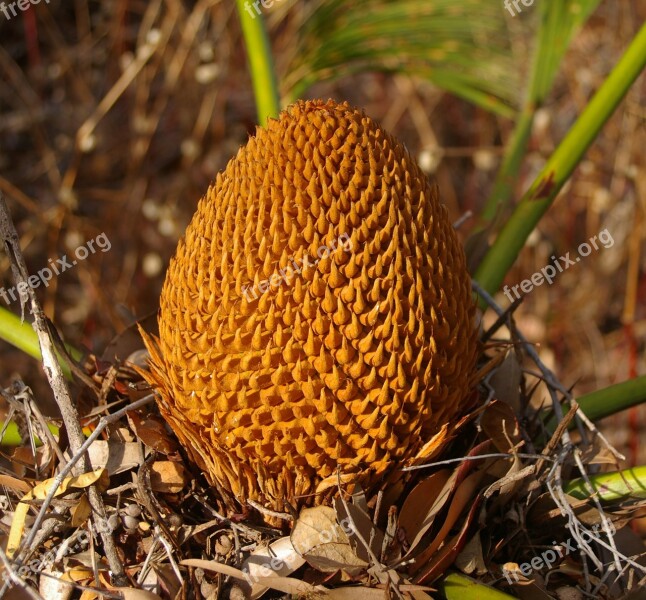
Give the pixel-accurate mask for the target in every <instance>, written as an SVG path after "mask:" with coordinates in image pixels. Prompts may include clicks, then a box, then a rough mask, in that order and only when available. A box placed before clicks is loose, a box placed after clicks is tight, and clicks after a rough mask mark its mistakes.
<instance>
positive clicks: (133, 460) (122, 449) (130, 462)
mask: <svg viewBox="0 0 646 600" xmlns="http://www.w3.org/2000/svg"><path fill="white" fill-rule="evenodd" d="M88 452H89V454H90V462H91V463H92V467H93V468H94V469H99V468H104V469H105V470H106V471H107V472H108V475H116V474H117V473H123V472H124V471H129V470H130V469H134V468H135V467H139V466H140V465H141V464H142V463H143V462H144V454H143V450H142V447H141V444H139V443H138V442H125V443H124V442H117V441H110V442H106V441H103V440H97V441H95V442H93V443H92V445H91V446H90V448H89V449H88Z"/></svg>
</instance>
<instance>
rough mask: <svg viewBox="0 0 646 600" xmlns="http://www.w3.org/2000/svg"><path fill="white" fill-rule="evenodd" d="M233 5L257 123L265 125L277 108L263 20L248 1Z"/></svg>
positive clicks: (267, 39)
mask: <svg viewBox="0 0 646 600" xmlns="http://www.w3.org/2000/svg"><path fill="white" fill-rule="evenodd" d="M236 6H237V8H238V16H239V17H240V24H241V26H242V35H243V36H244V41H245V45H246V47H247V58H248V60H249V69H250V71H251V81H252V84H253V93H254V96H255V98H256V112H257V115H258V123H259V124H260V125H265V124H266V123H267V119H268V118H269V117H274V118H275V117H277V116H278V113H279V112H280V97H279V94H278V84H277V80H276V73H275V70H274V61H273V57H272V54H271V46H270V44H269V37H268V36H267V29H266V28H265V20H264V18H263V16H262V14H257V13H256V11H255V10H254V8H253V6H252V5H251V4H250V3H249V2H248V1H245V0H236Z"/></svg>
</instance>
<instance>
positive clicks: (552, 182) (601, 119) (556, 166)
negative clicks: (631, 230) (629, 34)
mask: <svg viewBox="0 0 646 600" xmlns="http://www.w3.org/2000/svg"><path fill="white" fill-rule="evenodd" d="M644 65H646V24H645V25H643V26H642V28H641V30H640V31H639V33H638V34H637V35H636V36H635V38H634V39H633V41H632V42H631V44H630V46H629V47H628V49H627V50H626V52H625V54H624V55H623V56H622V57H621V59H620V60H619V62H618V63H617V65H616V66H615V68H614V69H613V71H612V73H610V75H609V76H608V78H607V79H606V80H605V81H604V83H603V85H602V86H601V88H599V91H598V92H597V93H596V94H595V96H594V97H593V98H592V100H591V101H590V102H589V103H588V105H587V106H586V108H585V110H584V111H583V113H582V114H581V116H580V117H579V119H578V120H577V121H576V123H575V124H574V126H573V127H572V129H570V131H569V132H568V133H567V135H566V136H565V138H564V139H563V141H562V142H561V144H560V145H559V147H558V148H557V149H556V151H555V152H554V153H553V154H552V156H551V157H550V158H549V159H548V161H547V163H546V164H545V166H544V167H543V169H542V171H541V172H540V174H539V175H538V177H537V178H536V180H535V181H534V183H532V185H531V186H530V188H529V189H528V190H527V192H526V193H525V195H524V196H523V198H522V199H521V201H520V203H519V204H518V206H517V207H516V209H515V210H514V213H513V214H512V216H511V217H510V219H509V220H508V221H507V223H506V224H505V226H504V227H503V229H502V230H501V232H500V234H499V235H498V237H497V238H496V241H495V243H494V244H493V246H492V247H491V249H490V250H489V252H488V253H487V254H486V255H485V257H484V259H483V261H482V263H480V266H479V267H478V269H477V270H476V273H475V279H476V280H477V281H478V282H479V284H480V285H481V286H482V287H483V288H484V289H485V290H486V291H488V292H489V293H490V294H494V293H495V292H496V291H497V290H498V288H499V287H500V284H501V283H502V281H503V279H504V278H505V275H506V274H507V271H509V269H510V267H511V266H512V265H513V263H514V262H515V260H516V258H517V257H518V254H519V253H520V251H521V249H522V247H523V246H524V245H525V242H526V240H527V238H528V237H529V235H530V233H531V232H532V231H533V229H534V227H536V225H537V223H538V221H539V220H540V219H541V217H542V216H543V214H544V213H545V212H546V211H547V209H548V208H549V207H550V206H551V204H552V201H553V200H554V198H555V197H556V195H557V194H558V193H559V191H560V190H561V188H562V187H563V185H564V184H565V182H566V181H567V180H568V178H569V177H570V175H571V174H572V172H573V171H574V169H575V167H576V166H577V165H578V164H579V162H580V160H581V158H582V157H583V155H584V154H585V152H586V151H587V149H588V148H589V147H590V144H592V142H593V141H594V139H595V137H596V136H597V134H598V133H599V130H600V129H601V128H602V127H603V125H604V123H605V122H606V121H607V120H608V119H609V118H610V116H611V115H612V113H613V112H614V110H615V108H616V107H617V105H618V104H619V102H620V101H621V100H622V98H623V97H624V96H625V95H626V93H627V92H628V90H629V89H630V86H631V85H632V83H633V82H634V81H635V79H636V78H637V76H638V75H639V74H640V73H641V71H642V70H643V68H644ZM481 306H482V307H483V308H485V306H486V304H485V303H484V302H481Z"/></svg>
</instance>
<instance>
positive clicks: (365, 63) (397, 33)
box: [283, 0, 519, 116]
mask: <svg viewBox="0 0 646 600" xmlns="http://www.w3.org/2000/svg"><path fill="white" fill-rule="evenodd" d="M293 48H294V49H293V54H292V57H291V59H290V60H289V62H288V66H287V70H286V74H285V76H284V78H283V89H284V93H285V95H286V96H287V101H292V100H294V99H295V98H299V97H302V96H303V95H304V94H305V92H306V90H307V88H309V87H310V86H311V85H312V84H314V83H316V82H319V81H322V80H326V79H327V80H330V79H337V78H340V77H347V76H349V75H352V74H354V73H357V72H363V71H382V72H396V73H399V72H405V73H407V74H409V75H416V76H419V77H423V78H425V79H428V80H429V81H431V82H433V83H435V84H436V85H438V86H439V87H441V88H443V89H445V90H447V91H450V92H452V93H454V94H456V95H458V96H460V97H462V98H465V99H466V100H469V101H471V102H474V103H475V104H477V105H479V106H482V107H483V108H485V109H487V110H490V111H493V112H496V113H498V114H501V115H505V116H512V115H513V114H514V109H513V107H514V105H515V104H517V100H518V97H519V81H518V75H517V69H516V68H515V67H514V63H513V61H512V56H511V48H510V44H509V35H508V31H507V27H506V23H505V19H504V18H502V15H501V6H500V4H499V2H498V1H497V0H496V1H495V2H494V1H492V0H487V1H486V2H482V1H481V0H465V1H464V2H460V3H456V2H453V1H450V0H435V1H434V2H431V3H423V2H420V1H419V0H401V1H393V0H377V1H375V0H371V1H370V2H368V1H367V0H359V1H357V2H352V3H351V2H349V1H347V0H330V1H327V2H318V3H317V4H316V5H315V8H314V9H313V10H312V12H311V13H309V15H308V16H306V17H304V19H303V22H302V23H301V25H300V27H299V37H298V39H297V41H296V44H295V45H294V47H293Z"/></svg>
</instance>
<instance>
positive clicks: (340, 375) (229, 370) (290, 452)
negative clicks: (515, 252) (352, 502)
mask: <svg viewBox="0 0 646 600" xmlns="http://www.w3.org/2000/svg"><path fill="white" fill-rule="evenodd" d="M326 254H327V255H326ZM297 269H298V270H297ZM298 271H300V272H298ZM160 303H161V308H160V314H159V327H160V339H159V341H158V346H157V344H154V343H152V340H147V346H148V349H149V351H150V352H151V357H152V359H151V373H150V375H149V376H148V378H149V381H150V382H151V383H153V384H154V385H155V386H156V387H157V388H158V389H159V392H160V395H161V399H160V402H159V404H160V410H161V412H162V414H163V415H164V417H165V418H166V419H167V420H168V422H169V423H170V425H171V427H172V428H173V430H174V431H175V433H176V434H177V436H178V438H179V439H180V441H182V442H183V444H184V445H185V446H186V447H187V449H188V451H189V452H190V454H191V456H192V457H193V459H194V460H195V461H196V462H197V463H198V464H199V465H200V466H201V467H202V468H203V469H204V470H205V472H206V474H207V476H208V477H209V479H210V481H211V482H212V483H213V484H217V485H219V486H221V488H223V489H224V490H226V491H228V492H231V493H232V494H233V495H235V496H236V497H237V499H238V500H239V501H240V502H244V501H245V500H246V499H252V500H256V501H260V502H261V503H263V504H265V505H266V506H268V507H270V508H275V509H278V510H283V508H284V504H283V500H284V499H285V500H287V501H289V502H291V503H292V504H297V503H298V500H297V499H296V498H295V497H296V496H301V495H304V494H312V493H313V492H315V490H316V489H317V486H319V485H320V484H321V482H322V481H323V480H324V479H325V478H330V477H333V478H334V479H335V480H336V473H337V468H339V470H340V472H341V474H343V475H349V474H357V475H361V479H362V481H363V483H364V487H366V486H367V487H370V486H371V485H374V484H376V483H378V481H379V479H380V478H381V477H383V475H384V474H385V473H386V472H387V471H388V469H389V468H391V467H393V466H395V465H400V466H401V465H402V463H403V462H404V461H405V460H406V459H407V458H410V457H412V456H414V454H415V453H416V452H417V451H418V450H419V449H420V447H421V446H422V445H423V444H424V442H425V441H427V440H428V439H429V438H430V437H431V436H432V435H433V434H434V433H436V432H437V431H438V430H439V428H440V427H441V426H442V425H443V424H445V423H447V422H450V421H451V420H452V419H455V417H456V416H457V415H458V414H460V413H461V412H463V410H464V403H465V401H466V398H467V395H468V390H469V387H470V385H471V383H472V379H473V372H474V367H475V361H476V353H477V341H476V328H475V326H474V312H475V310H474V304H473V301H472V297H471V289H470V281H469V277H468V274H467V271H466V266H465V257H464V253H463V251H462V248H461V246H460V244H459V241H458V239H457V236H456V235H455V232H454V231H453V228H452V226H451V223H450V222H449V219H448V215H447V211H446V209H445V207H444V206H443V205H441V204H440V201H439V199H438V193H437V188H436V187H435V186H431V185H430V184H429V182H428V180H427V178H426V177H425V175H424V173H423V172H422V171H421V170H420V168H419V167H418V166H417V165H416V164H415V162H414V161H413V160H412V159H411V157H410V155H409V154H408V152H407V151H406V150H405V148H404V147H403V146H402V144H400V143H399V142H397V141H396V140H395V139H394V138H392V137H391V136H390V135H389V134H387V133H386V132H384V131H383V130H382V129H380V128H379V126H378V125H377V124H376V123H375V122H374V121H372V120H371V119H370V118H368V117H366V116H365V115H364V114H363V113H362V112H359V111H357V110H354V109H352V108H350V107H349V106H348V105H347V104H336V103H334V102H332V101H328V102H323V101H308V102H299V103H297V104H295V105H293V106H291V107H290V108H288V109H287V110H286V111H285V112H283V113H282V114H281V115H280V117H279V119H278V120H270V122H269V123H268V125H267V127H266V128H259V129H258V130H257V132H256V135H255V137H252V138H251V139H250V140H249V142H248V143H247V145H246V146H245V147H243V148H241V149H240V151H239V152H238V154H237V156H236V157H235V158H234V159H232V160H231V161H230V162H229V164H228V165H227V167H226V169H225V171H224V172H222V173H220V174H218V176H217V179H216V182H215V185H213V186H212V187H211V188H210V189H209V190H208V192H207V193H206V195H205V196H204V197H203V198H202V199H201V201H200V203H199V205H198V208H197V212H196V213H195V215H194V217H193V220H192V221H191V223H190V225H189V226H188V229H187V230H186V234H185V237H184V238H183V239H182V240H181V241H180V242H179V245H178V248H177V252H176V255H175V257H174V258H173V259H172V261H171V263H170V266H169V269H168V273H167V275H166V281H165V284H164V288H163V291H162V294H161V301H160ZM306 501H311V499H310V500H306ZM314 501H316V500H315V499H314Z"/></svg>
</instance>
